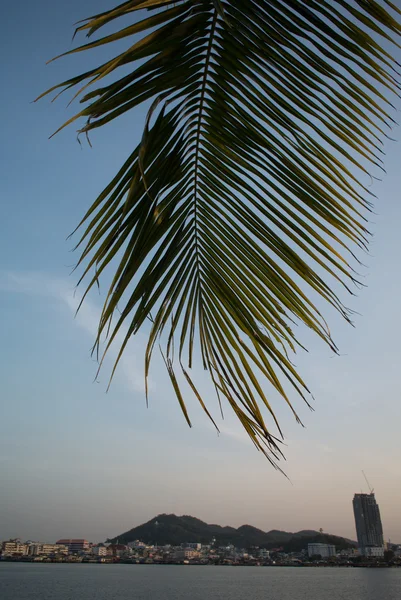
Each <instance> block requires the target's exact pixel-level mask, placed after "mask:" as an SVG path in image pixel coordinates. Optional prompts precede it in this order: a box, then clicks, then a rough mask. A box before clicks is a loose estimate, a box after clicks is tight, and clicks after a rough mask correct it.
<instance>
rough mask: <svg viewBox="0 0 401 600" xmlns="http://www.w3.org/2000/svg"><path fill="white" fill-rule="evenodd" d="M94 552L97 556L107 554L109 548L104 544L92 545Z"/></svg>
mask: <svg viewBox="0 0 401 600" xmlns="http://www.w3.org/2000/svg"><path fill="white" fill-rule="evenodd" d="M92 554H94V555H95V556H107V548H106V546H105V545H104V544H99V545H98V546H93V547H92Z"/></svg>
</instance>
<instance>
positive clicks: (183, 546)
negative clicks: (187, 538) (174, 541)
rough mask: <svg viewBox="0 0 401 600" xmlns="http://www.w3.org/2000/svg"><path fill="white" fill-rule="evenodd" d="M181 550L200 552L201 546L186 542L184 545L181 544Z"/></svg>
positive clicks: (196, 543)
mask: <svg viewBox="0 0 401 600" xmlns="http://www.w3.org/2000/svg"><path fill="white" fill-rule="evenodd" d="M181 548H187V549H191V550H196V551H197V552H200V550H201V549H202V544H199V543H198V542H187V543H186V544H181Z"/></svg>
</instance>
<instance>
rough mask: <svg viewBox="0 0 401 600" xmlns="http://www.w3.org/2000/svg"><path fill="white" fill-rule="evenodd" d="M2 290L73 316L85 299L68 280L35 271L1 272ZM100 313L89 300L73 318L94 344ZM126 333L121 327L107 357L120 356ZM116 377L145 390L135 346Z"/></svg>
mask: <svg viewBox="0 0 401 600" xmlns="http://www.w3.org/2000/svg"><path fill="white" fill-rule="evenodd" d="M0 291H3V292H9V293H18V294H27V295H30V296H42V297H45V298H48V299H53V300H54V299H55V300H57V301H58V302H59V303H60V305H61V306H63V307H64V308H66V309H67V310H68V311H69V313H70V314H71V316H73V315H75V313H76V310H77V308H78V305H79V303H80V301H81V298H82V295H81V294H80V293H79V292H78V291H77V290H76V289H75V287H74V286H73V285H72V284H71V283H70V281H68V280H67V279H63V278H57V277H51V276H49V275H48V274H46V273H41V272H35V271H31V272H11V271H6V272H1V273H0ZM100 314H101V307H100V306H99V305H97V304H96V303H95V302H93V300H92V299H90V298H88V297H87V298H85V301H84V302H83V304H82V305H81V308H80V310H79V312H78V313H77V314H76V316H75V319H74V323H76V324H77V325H78V326H79V327H80V329H82V330H83V331H85V333H87V334H88V335H90V336H91V338H92V340H93V341H94V339H95V337H96V334H97V328H98V323H99V318H100ZM126 332H127V328H124V327H122V328H121V330H120V332H119V333H118V334H117V336H116V339H115V343H114V344H113V345H112V346H111V348H110V350H109V352H108V355H109V356H110V357H111V358H112V359H113V358H114V359H115V358H116V357H117V352H118V348H119V347H120V344H121V343H122V341H123V339H124V337H125V335H126ZM139 341H140V340H139ZM142 362H143V361H142ZM117 374H119V375H120V376H121V375H122V376H123V379H124V382H125V384H126V385H127V386H128V387H129V389H131V390H134V391H140V392H143V391H144V375H143V371H142V370H141V369H139V368H138V357H137V352H136V351H135V348H134V347H133V344H132V343H131V344H129V345H128V346H127V348H126V351H125V353H124V355H123V356H122V358H121V361H120V363H119V368H118V369H117Z"/></svg>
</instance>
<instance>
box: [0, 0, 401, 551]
mask: <svg viewBox="0 0 401 600" xmlns="http://www.w3.org/2000/svg"><path fill="white" fill-rule="evenodd" d="M23 4H24V5H23V7H21V5H20V4H18V3H11V4H9V5H8V7H7V10H6V11H5V12H4V13H3V18H2V29H3V31H2V38H1V39H2V45H3V46H4V48H7V53H6V56H5V53H3V55H2V61H3V64H2V80H3V85H2V86H1V88H0V109H1V112H0V114H1V121H2V135H1V142H2V143H1V146H0V198H1V208H2V218H1V220H0V311H1V312H0V314H1V318H0V482H1V483H0V539H7V538H8V537H22V538H25V539H36V540H43V541H54V540H57V539H58V538H61V537H85V538H87V539H90V540H91V541H103V540H105V539H106V538H107V537H113V536H115V535H118V534H119V533H122V532H124V531H126V530H127V529H130V528H131V527H134V526H136V525H139V524H140V523H142V522H144V521H147V520H148V519H150V518H152V517H153V516H155V515H157V514H159V513H175V514H191V515H193V516H197V517H199V518H201V519H203V520H205V521H207V522H214V523H219V524H221V525H232V526H239V525H241V524H245V523H248V524H252V525H254V526H257V527H260V528H262V529H264V530H269V529H282V530H287V531H298V530H301V529H316V530H317V529H319V528H321V527H322V528H323V530H324V531H326V532H331V533H334V534H338V535H344V536H347V537H351V538H355V528H354V521H353V513H352V497H353V494H354V493H355V492H360V491H364V492H367V491H368V489H367V485H366V482H365V480H364V478H363V475H362V473H361V470H362V469H364V470H365V472H366V474H367V476H368V478H369V480H370V483H371V485H372V486H373V487H374V489H375V493H376V499H377V501H378V503H379V506H380V510H381V514H382V520H383V526H384V533H385V538H386V539H391V540H392V541H395V542H397V541H398V542H399V543H401V518H400V510H399V507H400V500H401V470H400V467H399V464H400V454H401V435H400V430H401V403H400V398H401V393H400V392H401V380H400V364H401V347H400V342H399V340H400V336H401V313H400V308H399V307H400V301H399V298H400V295H401V279H400V256H401V237H400V235H399V231H400V223H401V203H400V201H399V195H400V189H401V169H400V165H401V145H400V143H399V142H398V143H394V142H390V141H388V142H386V145H385V150H386V153H387V156H386V170H387V174H386V176H385V177H384V179H383V181H381V182H374V184H373V186H372V189H373V191H374V192H375V193H376V195H377V196H378V199H377V201H376V205H375V211H376V213H377V214H375V215H374V219H373V221H374V222H372V223H371V229H372V230H373V233H374V237H373V241H372V244H371V248H370V254H369V256H368V257H366V256H365V257H364V262H365V263H367V268H366V270H365V271H364V274H363V276H364V283H365V284H366V288H365V289H363V290H362V291H361V292H360V293H359V294H358V297H355V298H344V297H343V298H344V300H346V303H347V305H348V306H350V307H351V308H352V309H354V310H356V311H357V312H358V314H357V315H356V316H355V327H354V328H353V327H350V326H349V325H347V324H346V323H345V322H342V321H341V320H340V318H338V317H335V316H334V317H332V318H331V321H330V324H331V328H332V332H333V336H334V338H335V341H336V342H337V345H338V346H339V348H340V356H337V357H334V356H333V355H332V353H331V352H330V351H329V350H328V349H326V348H324V347H323V346H322V345H321V344H320V343H319V342H318V341H317V340H316V339H314V338H313V337H311V336H310V335H309V334H308V332H304V335H303V338H302V339H303V341H305V343H306V345H307V347H308V349H309V353H301V354H299V356H297V358H296V364H297V365H298V366H299V369H300V371H301V373H302V375H303V376H304V378H305V380H306V381H307V382H308V385H309V387H310V388H311V389H312V391H313V394H314V402H313V406H314V409H315V410H314V411H313V412H311V411H310V410H309V409H308V408H307V407H306V405H303V404H302V402H301V400H298V399H296V398H294V402H295V406H296V409H297V411H298V412H299V414H300V416H301V418H302V420H303V423H304V425H305V427H301V426H299V425H297V423H296V422H295V421H294V419H293V417H292V414H291V412H290V411H289V410H288V409H286V407H285V406H284V405H283V403H282V402H280V401H279V400H277V399H275V408H276V409H277V414H278V416H279V418H280V422H281V425H282V428H283V430H284V434H285V444H286V447H285V455H286V459H287V460H286V462H285V463H284V464H283V465H282V466H283V468H284V470H285V472H286V474H287V476H288V478H285V477H284V476H283V475H281V474H280V473H279V472H277V471H275V470H274V469H272V467H271V466H270V465H269V463H268V462H267V460H266V459H265V458H264V457H263V456H262V455H261V454H260V453H258V452H257V451H256V450H255V448H254V447H253V445H252V444H251V442H250V441H249V440H248V439H247V437H246V435H245V434H244V433H243V432H242V430H241V427H240V426H239V425H238V424H237V423H236V421H235V419H234V418H233V416H232V415H231V414H230V412H229V410H228V409H226V410H225V411H224V413H225V418H224V421H222V420H221V418H220V417H219V410H218V406H217V401H216V403H214V402H215V401H214V399H213V398H212V397H210V402H209V407H210V408H212V410H213V415H214V416H215V417H216V419H217V420H218V425H219V427H220V429H221V434H220V435H217V434H216V431H215V430H214V428H213V426H212V425H211V424H210V423H209V421H208V420H207V418H206V416H205V415H204V414H203V413H202V411H201V409H200V408H199V406H197V404H196V402H195V401H194V400H189V401H188V405H189V411H190V416H191V419H192V422H193V428H192V429H189V428H188V426H187V425H186V423H185V420H184V418H183V416H182V413H181V411H180V409H179V406H178V404H177V401H176V399H175V396H174V394H173V392H172V390H171V389H170V386H169V383H168V381H167V378H166V374H165V372H164V370H163V367H162V364H161V360H160V359H159V358H157V357H156V360H155V365H154V367H153V370H152V372H151V394H150V404H149V407H148V408H147V407H146V403H145V397H144V389H143V358H142V356H143V348H144V344H145V341H146V334H145V333H139V334H138V336H136V338H135V339H134V340H133V342H132V343H131V345H130V346H129V348H128V351H127V353H126V355H125V357H124V359H123V361H122V363H121V365H120V367H119V370H118V372H117V375H116V377H115V379H114V382H113V384H112V386H111V389H110V390H109V392H107V393H106V388H107V382H108V374H109V373H110V366H111V364H112V359H113V351H112V353H111V356H110V357H109V361H108V362H107V363H106V365H105V367H104V369H103V370H102V372H101V373H100V376H99V377H98V378H97V380H96V381H95V375H96V369H97V365H96V363H95V362H94V360H93V358H92V357H91V355H90V349H91V346H92V344H93V341H94V337H95V333H96V326H97V319H98V316H99V311H100V308H101V301H102V295H101V294H100V295H97V294H93V295H92V296H90V297H89V299H88V300H87V301H86V302H85V303H84V305H83V308H82V310H81V311H80V312H79V313H78V316H77V317H76V318H74V313H75V310H76V307H77V303H78V301H79V292H77V293H75V294H74V287H75V284H76V282H77V277H78V276H77V273H73V274H71V270H72V266H73V265H74V263H75V261H76V260H77V254H76V253H75V254H74V253H72V248H73V241H71V240H66V238H67V236H68V235H69V234H70V233H71V231H72V230H73V229H74V228H75V226H76V225H77V223H78V221H79V220H80V218H81V217H82V215H83V213H84V211H85V210H86V208H87V207H88V206H89V205H90V204H91V202H92V201H93V200H94V198H95V197H96V195H97V194H98V193H99V192H100V191H101V189H103V187H104V185H106V184H107V183H108V181H109V180H110V178H111V177H112V176H113V175H114V174H115V172H116V171H117V169H118V167H119V166H120V165H121V164H122V162H123V161H124V160H125V159H126V157H127V155H128V153H129V152H130V151H131V150H132V147H133V140H134V141H135V140H137V139H138V137H139V135H140V131H141V124H142V123H143V117H144V110H143V109H139V110H137V111H135V112H134V113H132V114H130V115H128V116H126V117H124V118H123V119H122V120H121V121H119V122H115V123H114V124H113V125H112V126H111V127H109V128H107V129H104V130H103V131H101V132H97V133H96V134H95V135H93V136H92V145H93V147H92V148H89V147H88V146H87V145H86V144H83V146H82V147H81V146H80V145H79V144H78V143H77V140H76V135H75V129H74V127H71V128H69V129H66V130H64V131H62V132H61V133H60V134H58V135H57V136H56V137H54V138H52V139H51V140H49V139H48V136H49V135H50V134H51V133H53V132H54V131H55V129H57V127H58V126H59V125H60V124H61V123H62V122H64V121H65V120H66V118H68V117H69V116H71V115H72V114H73V113H72V110H73V109H71V108H70V109H67V108H66V104H67V98H65V99H63V98H60V99H59V100H58V101H57V102H55V103H51V102H50V101H49V100H48V99H44V100H42V101H41V102H39V103H32V100H34V98H35V97H36V96H37V95H39V94H40V93H41V92H42V91H43V90H45V89H47V88H48V87H50V86H51V85H53V84H54V83H55V82H57V81H59V80H62V79H65V78H67V77H68V76H70V75H73V74H75V73H76V72H77V70H81V69H82V70H83V69H84V68H85V69H86V68H87V67H88V66H90V65H92V64H96V63H97V62H98V61H99V60H101V59H102V57H104V56H106V55H107V51H100V52H98V53H97V54H95V55H94V56H92V55H91V56H90V57H89V56H88V57H85V58H84V57H76V56H73V57H70V58H69V59H64V60H61V61H56V62H54V63H51V64H50V65H47V66H46V65H45V63H46V61H47V60H49V59H50V58H52V57H53V56H55V55H57V54H59V53H60V52H62V51H64V50H66V49H69V48H70V47H72V46H71V37H72V32H73V23H74V22H76V21H77V20H78V19H80V18H83V17H85V16H87V15H89V14H93V13H97V12H100V11H101V10H103V9H106V8H108V7H109V0H96V1H95V0H85V2H78V0H70V2H63V3H61V2H53V1H51V0H38V1H37V2H34V3H32V2H25V3H23ZM93 61H94V62H93ZM399 108H401V106H399ZM393 136H394V137H396V138H397V139H398V140H400V130H399V129H396V130H395V131H394V133H393ZM74 239H75V238H74ZM103 291H104V290H103ZM114 356H115V355H114ZM197 376H198V377H202V376H203V375H202V373H201V372H200V371H199V372H197ZM202 385H204V388H203V389H204V390H207V389H208V388H207V384H206V381H205V382H204V383H202ZM206 393H207V392H206ZM211 396H212V395H211Z"/></svg>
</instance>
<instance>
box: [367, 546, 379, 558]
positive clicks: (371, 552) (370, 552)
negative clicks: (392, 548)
mask: <svg viewBox="0 0 401 600" xmlns="http://www.w3.org/2000/svg"><path fill="white" fill-rule="evenodd" d="M364 556H370V557H375V558H383V556H384V546H366V547H365V553H364Z"/></svg>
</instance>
